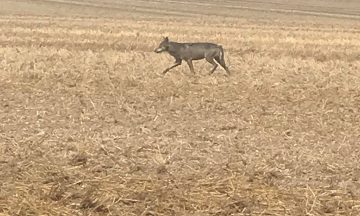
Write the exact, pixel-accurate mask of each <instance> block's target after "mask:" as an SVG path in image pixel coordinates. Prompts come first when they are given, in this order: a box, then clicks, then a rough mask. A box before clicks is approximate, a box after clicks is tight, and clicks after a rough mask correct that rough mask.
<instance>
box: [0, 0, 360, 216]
mask: <svg viewBox="0 0 360 216" xmlns="http://www.w3.org/2000/svg"><path fill="white" fill-rule="evenodd" d="M18 2H20V3H21V2H24V1H18ZM43 2H48V1H43ZM108 2H110V1H108ZM229 2H231V1H229ZM95 3H97V2H96V1H93V4H95ZM210 3H212V2H210ZM149 7H150V6H149ZM150 9H151V7H150ZM150 9H149V10H150ZM74 10H75V9H74ZM104 10H105V9H104ZM343 10H344V11H346V10H345V9H343ZM89 11H90V12H91V10H90V9H89ZM89 11H88V12H89ZM154 11H155V12H154V13H156V10H155V9H154ZM90 12H89V13H90ZM179 13H180V12H179ZM34 14H35V15H29V14H27V15H9V14H8V12H7V13H5V14H3V15H2V16H1V17H0V30H1V35H0V49H1V52H0V53H1V54H0V61H1V62H0V70H1V74H0V86H1V94H0V101H1V104H0V106H1V109H0V142H1V145H0V182H1V184H0V214H2V215H83V214H88V215H107V214H109V215H231V214H232V215H260V214H263V215H264V214H267V215H305V214H308V215H324V214H329V215H335V214H337V215H358V214H359V213H360V183H359V177H360V169H359V168H358V164H359V160H360V152H359V145H358V141H359V138H360V129H359V126H358V125H359V124H360V117H359V107H360V91H359V86H360V85H359V83H360V78H359V68H360V63H359V57H360V56H359V55H360V53H359V50H360V49H359V48H360V37H359V34H360V29H359V24H358V22H357V21H356V20H355V21H354V20H351V19H350V20H337V21H336V22H332V21H329V20H327V19H325V18H323V19H320V18H319V20H321V22H315V21H314V22H312V21H304V20H297V19H295V18H294V17H290V18H289V19H288V20H282V19H278V20H276V21H274V22H269V21H266V20H265V19H262V16H259V17H258V19H250V18H249V19H247V18H244V17H241V16H239V17H236V16H235V15H233V16H230V17H226V18H223V17H220V18H219V17H214V19H207V18H206V19H205V18H203V17H201V16H199V17H187V18H181V17H177V16H176V15H173V16H171V18H169V19H163V18H161V16H160V15H159V16H156V15H151V14H150V15H148V16H149V19H147V20H145V19H143V18H142V17H136V16H130V15H128V14H126V13H123V14H124V16H123V17H122V18H121V19H120V18H116V17H114V18H111V17H103V16H100V15H98V14H95V15H97V16H98V17H95V15H94V17H89V18H87V17H80V16H69V17H66V16H40V15H39V14H38V13H34ZM253 16H255V15H253ZM284 16H285V15H284ZM275 17H276V16H275ZM309 20H310V19H309ZM162 36H169V37H170V39H174V40H177V41H204V40H206V41H212V42H217V43H220V44H222V45H223V47H224V48H225V55H226V61H227V62H228V64H229V65H230V69H231V71H232V76H231V77H230V78H227V77H226V76H224V75H225V72H224V71H223V70H221V69H218V70H217V71H216V72H215V74H214V75H213V76H208V75H207V71H208V70H209V69H210V67H211V66H210V65H208V64H207V63H205V62H197V63H196V64H195V69H196V71H197V75H196V76H193V75H191V74H190V73H189V72H188V68H187V66H186V65H183V66H180V67H178V68H176V69H174V70H173V71H170V72H169V73H168V74H167V75H166V76H162V75H161V71H162V70H163V69H164V68H165V67H167V66H168V65H170V64H171V63H172V61H173V60H172V59H171V58H170V57H168V56H166V55H158V54H155V53H153V52H152V50H153V49H154V48H155V47H156V45H157V44H158V43H159V41H160V40H161V37H162Z"/></svg>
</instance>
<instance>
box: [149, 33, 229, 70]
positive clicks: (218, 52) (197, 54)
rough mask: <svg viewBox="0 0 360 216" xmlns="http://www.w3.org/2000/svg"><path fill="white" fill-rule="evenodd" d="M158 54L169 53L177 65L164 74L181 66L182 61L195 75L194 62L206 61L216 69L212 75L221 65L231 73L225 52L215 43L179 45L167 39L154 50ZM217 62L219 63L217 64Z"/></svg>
mask: <svg viewBox="0 0 360 216" xmlns="http://www.w3.org/2000/svg"><path fill="white" fill-rule="evenodd" d="M154 51H155V52H156V53H161V52H168V53H169V54H170V55H171V56H173V57H174V58H175V64H174V65H172V66H171V67H168V68H166V69H165V70H164V71H163V74H166V73H167V72H168V71H169V70H171V69H173V68H175V67H177V66H179V65H181V63H182V61H183V60H184V61H186V63H187V64H188V65H189V68H190V71H191V72H192V73H194V74H195V71H194V66H193V63H192V61H193V60H200V59H206V60H207V61H208V62H209V63H210V64H212V65H213V66H214V67H213V68H212V69H211V71H210V74H212V73H214V71H215V70H216V68H217V67H218V64H217V63H219V64H220V65H221V66H222V67H223V68H224V69H225V71H226V72H227V74H228V75H230V71H229V69H228V67H227V66H226V64H225V60H224V50H223V48H222V46H220V45H217V44H213V43H177V42H172V41H169V38H168V37H166V38H164V40H163V41H162V42H161V43H160V45H159V47H158V48H156V49H155V50H154ZM216 62H217V63H216Z"/></svg>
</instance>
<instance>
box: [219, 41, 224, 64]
mask: <svg viewBox="0 0 360 216" xmlns="http://www.w3.org/2000/svg"><path fill="white" fill-rule="evenodd" d="M219 49H220V59H221V61H225V57H224V49H223V47H222V46H220V45H219Z"/></svg>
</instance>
